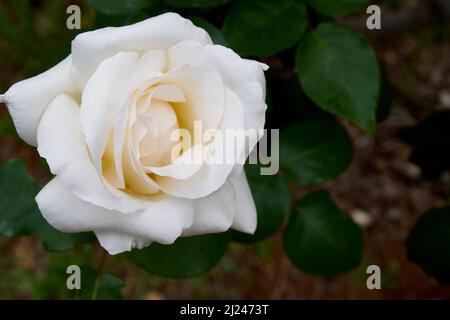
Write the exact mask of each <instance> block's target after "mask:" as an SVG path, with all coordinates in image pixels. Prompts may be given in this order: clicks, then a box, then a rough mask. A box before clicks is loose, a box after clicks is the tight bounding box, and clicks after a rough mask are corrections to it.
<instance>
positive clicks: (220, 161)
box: [155, 90, 245, 199]
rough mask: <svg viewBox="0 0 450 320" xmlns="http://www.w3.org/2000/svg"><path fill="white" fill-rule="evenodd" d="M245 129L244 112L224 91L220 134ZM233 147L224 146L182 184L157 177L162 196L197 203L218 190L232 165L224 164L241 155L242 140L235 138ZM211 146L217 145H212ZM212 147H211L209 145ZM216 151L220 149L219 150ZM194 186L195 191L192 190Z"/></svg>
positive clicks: (231, 163) (243, 138)
mask: <svg viewBox="0 0 450 320" xmlns="http://www.w3.org/2000/svg"><path fill="white" fill-rule="evenodd" d="M243 127H244V117H243V108H242V106H241V104H240V101H239V99H238V98H237V96H236V95H235V94H234V93H233V92H231V91H230V90H225V111H224V115H223V119H222V122H221V124H220V126H219V130H220V131H221V132H225V130H227V129H236V131H235V132H239V129H240V130H241V131H242V130H243ZM237 138H238V139H236V144H231V143H227V142H226V140H225V142H224V144H225V145H224V146H223V147H224V152H222V154H220V153H218V154H217V158H216V159H215V160H214V159H213V160H211V162H210V164H207V163H205V164H204V165H203V166H202V167H201V169H200V170H198V172H196V173H195V174H194V175H192V176H191V177H190V178H188V179H185V180H177V179H173V178H171V177H163V176H157V177H155V180H156V182H157V183H158V184H159V186H160V187H161V190H163V191H164V192H165V193H167V194H170V195H173V196H175V197H182V198H188V199H198V198H203V197H206V196H207V195H209V194H211V193H213V192H214V191H216V190H218V189H219V188H220V187H221V186H222V185H223V184H224V183H225V181H226V180H227V178H228V176H229V174H230V172H231V170H232V169H233V167H234V166H235V164H236V163H235V162H232V161H230V162H227V161H226V160H227V158H226V157H228V159H230V160H233V159H237V154H241V153H242V150H243V148H244V146H245V137H243V136H242V135H241V136H240V137H237ZM213 143H214V145H219V144H216V143H215V142H213ZM211 146H213V145H211ZM218 149H219V147H218ZM193 186H195V187H193Z"/></svg>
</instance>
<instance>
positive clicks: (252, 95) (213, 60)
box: [169, 41, 267, 129]
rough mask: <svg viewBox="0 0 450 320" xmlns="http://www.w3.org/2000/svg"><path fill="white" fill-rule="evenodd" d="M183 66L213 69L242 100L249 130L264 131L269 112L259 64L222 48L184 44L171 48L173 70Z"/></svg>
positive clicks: (263, 66) (191, 43) (246, 125)
mask: <svg viewBox="0 0 450 320" xmlns="http://www.w3.org/2000/svg"><path fill="white" fill-rule="evenodd" d="M183 64H189V65H192V66H195V67H210V68H213V69H214V70H215V71H216V72H218V73H219V74H220V75H221V76H222V79H223V82H224V84H225V86H226V87H227V88H228V89H230V90H231V91H233V92H234V93H235V94H236V95H237V96H238V98H239V100H240V101H241V103H242V106H243V108H244V117H245V128H246V129H262V128H264V122H265V112H266V109H267V106H266V103H265V90H263V83H262V81H263V80H262V75H261V71H258V70H257V68H256V65H255V64H253V63H252V64H249V63H248V60H244V59H242V58H241V57H239V56H238V55H237V54H236V53H235V52H233V51H232V50H231V49H228V48H225V47H222V46H220V45H206V46H203V45H201V44H199V43H196V42H194V41H183V42H180V43H178V44H176V45H174V46H172V47H171V48H170V49H169V67H176V66H179V65H183ZM258 66H259V67H260V68H266V66H265V65H263V64H259V63H258ZM263 70H264V69H263ZM264 87H265V86H264Z"/></svg>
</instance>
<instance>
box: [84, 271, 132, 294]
mask: <svg viewBox="0 0 450 320" xmlns="http://www.w3.org/2000/svg"><path fill="white" fill-rule="evenodd" d="M96 281H98V288H97V296H96V300H113V299H114V300H119V299H122V289H123V288H124V286H125V285H124V283H123V281H122V280H121V279H119V278H117V277H115V276H113V275H111V274H106V273H102V274H101V275H100V276H99V278H98V280H97V271H96V270H95V269H94V268H92V267H90V266H81V290H80V291H79V292H77V297H78V298H79V299H91V298H92V296H93V291H94V289H95V282H96Z"/></svg>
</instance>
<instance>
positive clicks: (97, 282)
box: [91, 249, 108, 300]
mask: <svg viewBox="0 0 450 320" xmlns="http://www.w3.org/2000/svg"><path fill="white" fill-rule="evenodd" d="M107 256H108V254H107V253H106V250H104V249H102V256H101V257H100V262H99V264H98V268H97V276H96V277H95V283H94V290H93V291H92V298H91V299H92V300H95V299H97V293H98V287H99V285H100V276H101V274H102V273H103V269H104V267H105V261H106V257H107Z"/></svg>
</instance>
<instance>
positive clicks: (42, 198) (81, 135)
mask: <svg viewBox="0 0 450 320" xmlns="http://www.w3.org/2000/svg"><path fill="white" fill-rule="evenodd" d="M266 68H267V67H266V66H265V65H263V64H260V63H258V62H256V61H250V60H245V59H241V58H240V57H239V56H238V55H237V54H235V53H234V52H233V51H232V50H230V49H227V48H225V47H222V46H219V45H213V43H212V41H211V39H210V37H209V36H208V34H207V33H206V32H205V31H204V30H203V29H200V28H197V27H195V26H194V25H193V24H192V23H191V22H190V21H189V20H186V19H184V18H182V17H180V16H179V15H177V14H174V13H167V14H163V15H161V16H158V17H154V18H151V19H148V20H145V21H142V22H140V23H137V24H134V25H130V26H126V27H121V28H104V29H99V30H96V31H93V32H86V33H83V34H80V35H78V36H77V37H76V38H75V40H74V41H73V42H72V54H71V55H70V56H68V57H67V58H66V59H65V60H64V61H62V62H61V63H59V64H58V65H57V66H55V67H53V68H52V69H50V70H48V71H47V72H45V73H43V74H41V75H38V76H36V77H33V78H30V79H27V80H24V81H21V82H19V83H16V84H15V85H13V86H12V87H11V88H10V89H9V90H8V91H7V92H6V93H5V94H4V95H2V96H0V99H1V100H2V101H3V102H5V103H6V104H7V106H8V109H9V112H10V113H11V115H12V118H13V120H14V124H15V127H16V129H17V131H18V133H19V135H20V137H21V138H22V139H23V140H25V141H26V142H27V143H29V144H31V145H33V146H37V148H38V151H39V153H40V155H41V156H42V157H44V158H45V159H46V160H47V162H48V164H49V166H50V169H51V171H52V173H53V174H54V175H55V176H56V177H55V178H53V180H52V181H50V182H49V183H48V184H47V185H46V186H45V187H44V188H43V189H42V191H41V192H40V193H39V194H38V196H37V197H36V200H37V203H38V205H39V208H40V210H41V212H42V214H43V216H44V217H45V218H46V219H47V221H48V222H49V223H50V224H51V225H53V226H54V227H55V228H57V229H59V230H61V231H64V232H81V231H94V232H95V234H96V236H97V238H98V239H99V241H100V244H101V245H102V246H103V247H104V248H105V249H106V250H108V252H109V253H110V254H116V253H120V252H123V251H127V250H131V249H132V248H134V247H137V248H142V247H145V246H147V245H149V244H150V243H151V242H153V241H156V242H159V243H163V244H170V243H173V242H174V241H175V240H176V239H177V238H178V237H180V236H188V235H194V234H204V233H214V232H224V231H226V230H228V229H229V228H233V229H236V230H240V231H242V232H247V233H253V232H254V231H255V228H256V210H255V205H254V202H253V199H252V195H251V192H250V189H249V186H248V183H247V180H246V178H245V174H244V172H243V170H242V166H240V165H238V164H214V163H213V164H209V163H201V164H195V165H186V164H182V163H175V162H173V161H172V162H171V157H169V156H168V155H169V152H170V150H171V149H172V147H173V145H174V143H175V142H174V141H172V140H171V139H170V134H169V133H170V132H171V131H173V129H177V128H184V129H188V130H192V126H193V122H194V121H201V122H202V124H203V127H204V128H205V129H209V128H217V129H220V130H225V129H230V128H231V129H244V130H245V129H261V128H263V127H264V121H265V110H266V104H265V102H264V100H265V79H264V74H263V70H265V69H266ZM241 151H242V150H241ZM189 152H190V153H193V152H195V145H193V146H192V147H191V148H190V149H189V150H185V152H184V154H188V153H189ZM181 156H183V155H181Z"/></svg>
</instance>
